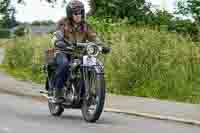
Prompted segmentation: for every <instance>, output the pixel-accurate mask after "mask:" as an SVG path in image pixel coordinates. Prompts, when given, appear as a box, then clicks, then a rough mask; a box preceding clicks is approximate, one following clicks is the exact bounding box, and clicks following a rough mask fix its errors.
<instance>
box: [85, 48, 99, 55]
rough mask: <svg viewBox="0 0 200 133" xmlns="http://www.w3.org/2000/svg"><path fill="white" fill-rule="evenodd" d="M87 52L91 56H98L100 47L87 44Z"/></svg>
mask: <svg viewBox="0 0 200 133" xmlns="http://www.w3.org/2000/svg"><path fill="white" fill-rule="evenodd" d="M87 54H88V55H90V56H97V55H98V54H99V49H98V47H97V46H96V45H88V46H87Z"/></svg>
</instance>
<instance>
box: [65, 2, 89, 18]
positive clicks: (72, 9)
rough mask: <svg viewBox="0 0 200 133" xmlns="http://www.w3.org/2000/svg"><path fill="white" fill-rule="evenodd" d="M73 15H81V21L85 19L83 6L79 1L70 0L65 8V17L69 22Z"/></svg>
mask: <svg viewBox="0 0 200 133" xmlns="http://www.w3.org/2000/svg"><path fill="white" fill-rule="evenodd" d="M73 14H81V16H82V21H83V20H84V19H85V8H84V4H83V3H82V2H81V1H79V0H71V1H70V2H69V3H68V5H67V7H66V15H67V18H68V19H69V20H72V15H73Z"/></svg>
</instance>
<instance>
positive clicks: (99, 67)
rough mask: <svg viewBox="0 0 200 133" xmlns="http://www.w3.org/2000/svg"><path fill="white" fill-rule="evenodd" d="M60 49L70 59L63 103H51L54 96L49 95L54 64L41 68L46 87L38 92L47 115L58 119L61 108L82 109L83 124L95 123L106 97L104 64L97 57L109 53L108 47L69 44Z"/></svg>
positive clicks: (90, 43) (89, 43)
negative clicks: (42, 97)
mask: <svg viewBox="0 0 200 133" xmlns="http://www.w3.org/2000/svg"><path fill="white" fill-rule="evenodd" d="M59 50H62V52H64V53H66V54H70V55H71V56H72V60H71V62H70V64H69V66H70V67H69V73H70V74H69V78H68V79H67V80H66V82H65V85H64V89H63V91H64V92H63V94H64V101H63V102H62V103H59V104H58V103H55V102H54V101H53V96H54V93H51V92H52V91H53V90H52V89H53V88H52V85H51V82H50V81H51V79H52V78H53V76H54V73H55V68H56V65H52V64H51V63H48V64H45V65H44V72H45V74H46V84H45V91H43V90H41V91H40V93H42V94H43V95H44V96H46V97H47V99H48V107H49V111H50V114H51V115H53V116H61V115H62V113H63V112H64V109H67V108H72V109H81V112H82V116H83V118H84V120H85V121H87V122H96V121H97V120H98V119H99V117H100V115H101V114H102V111H103V108H104V102H105V95H106V85H105V79H104V65H103V63H102V62H101V61H100V60H99V59H98V58H97V57H98V55H99V54H100V53H102V54H108V53H109V52H110V48H108V47H103V46H100V45H97V44H95V43H93V42H87V43H75V44H70V45H69V46H67V47H65V48H64V49H59ZM55 53H56V52H55ZM55 53H54V54H55Z"/></svg>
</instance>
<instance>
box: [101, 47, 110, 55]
mask: <svg viewBox="0 0 200 133" xmlns="http://www.w3.org/2000/svg"><path fill="white" fill-rule="evenodd" d="M110 52H111V48H109V47H103V48H102V53H103V54H108V53H110Z"/></svg>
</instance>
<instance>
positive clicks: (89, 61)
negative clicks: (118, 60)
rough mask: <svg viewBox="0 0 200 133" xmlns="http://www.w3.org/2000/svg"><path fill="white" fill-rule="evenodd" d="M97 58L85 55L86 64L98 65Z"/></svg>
mask: <svg viewBox="0 0 200 133" xmlns="http://www.w3.org/2000/svg"><path fill="white" fill-rule="evenodd" d="M96 62H97V59H96V58H95V57H89V56H83V65H84V66H94V65H96Z"/></svg>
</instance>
